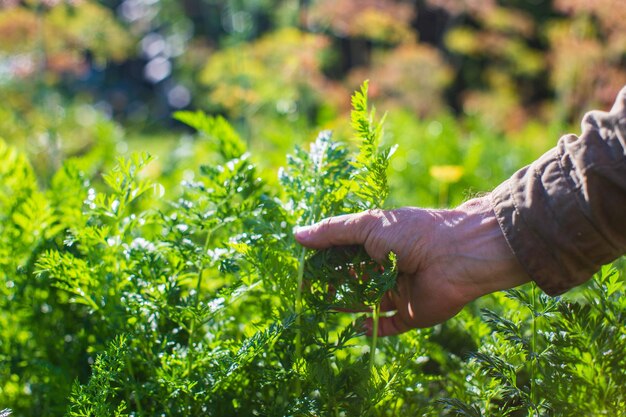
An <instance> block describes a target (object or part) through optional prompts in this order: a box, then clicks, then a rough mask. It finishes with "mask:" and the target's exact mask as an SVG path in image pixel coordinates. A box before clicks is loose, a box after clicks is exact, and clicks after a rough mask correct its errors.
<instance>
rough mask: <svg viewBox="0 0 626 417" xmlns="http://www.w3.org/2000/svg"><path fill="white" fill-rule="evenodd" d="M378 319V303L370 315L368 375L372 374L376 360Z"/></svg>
mask: <svg viewBox="0 0 626 417" xmlns="http://www.w3.org/2000/svg"><path fill="white" fill-rule="evenodd" d="M379 319H380V303H377V304H376V305H375V306H374V312H373V315H372V344H371V345H370V374H371V373H372V371H373V369H374V365H375V363H374V362H375V360H376V343H377V342H378V320H379Z"/></svg>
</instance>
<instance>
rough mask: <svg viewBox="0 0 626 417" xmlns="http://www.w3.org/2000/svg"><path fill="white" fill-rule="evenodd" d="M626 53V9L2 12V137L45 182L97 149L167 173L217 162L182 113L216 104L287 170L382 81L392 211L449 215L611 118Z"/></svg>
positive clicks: (167, 1) (36, 6) (88, 1)
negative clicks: (589, 116)
mask: <svg viewBox="0 0 626 417" xmlns="http://www.w3.org/2000/svg"><path fill="white" fill-rule="evenodd" d="M625 58H626V7H624V4H623V0H595V1H586V0H501V1H496V0H282V1H281V0H222V1H218V0H101V1H95V0H22V1H20V0H0V97H1V100H0V137H1V138H3V139H4V140H5V141H6V142H8V143H10V144H13V145H15V146H17V147H19V148H21V149H22V150H23V151H24V152H27V153H28V155H29V157H30V159H31V161H32V163H33V165H34V167H35V169H36V171H37V172H38V174H39V176H40V181H41V183H42V185H45V183H46V181H47V178H49V177H50V174H51V173H52V172H54V171H55V170H56V169H58V167H59V166H60V163H61V161H62V160H63V159H65V158H68V157H71V156H74V155H85V154H87V153H92V154H94V155H96V157H94V158H96V159H98V160H100V161H105V160H108V159H112V158H113V157H114V156H115V155H119V154H122V155H125V154H128V153H129V152H132V151H134V150H148V151H150V152H151V153H154V154H156V155H157V156H160V159H159V161H160V162H159V165H157V166H155V167H154V168H153V169H154V173H153V175H155V176H162V175H165V174H167V172H168V170H170V171H171V167H172V166H173V164H175V162H173V161H175V160H176V158H178V160H179V161H180V160H182V159H181V158H182V156H181V155H183V156H185V157H186V158H192V159H193V158H194V157H195V158H196V159H201V158H202V155H196V156H194V155H189V149H191V148H190V147H189V143H190V142H193V140H194V138H193V137H192V136H191V135H190V130H188V129H186V128H185V127H184V126H183V125H182V124H180V123H178V122H176V121H175V120H174V119H173V118H172V113H173V112H175V111H177V110H202V111H206V112H208V113H210V114H220V115H223V116H225V117H226V118H227V119H228V120H229V121H230V122H231V123H232V124H233V126H234V127H235V128H236V129H237V130H238V132H239V133H240V134H241V136H242V137H243V138H244V139H245V140H246V141H247V143H248V145H249V147H250V149H251V151H252V152H253V154H254V155H255V158H256V159H257V160H258V161H259V163H261V164H262V165H263V164H264V165H265V166H266V167H267V168H269V169H274V168H276V167H278V166H279V165H282V164H283V163H284V158H285V157H284V155H285V153H286V152H289V151H290V150H291V149H292V148H293V146H294V145H295V144H303V143H306V142H308V141H311V140H312V139H313V138H314V137H315V132H317V131H318V130H320V129H328V128H330V129H333V130H335V131H336V135H338V136H339V138H340V139H346V140H349V138H350V132H349V124H348V118H347V114H348V112H349V104H350V100H349V98H350V94H351V92H352V91H353V90H354V89H356V88H357V87H358V86H359V85H360V84H361V83H362V82H363V81H364V80H366V79H369V80H370V95H371V99H372V102H373V103H374V104H375V106H376V107H377V108H378V109H379V110H380V111H379V114H382V113H383V112H389V117H388V121H387V131H386V140H388V141H389V142H393V143H398V144H399V145H400V147H399V150H398V152H397V154H396V156H395V157H394V159H393V161H392V172H391V181H392V184H391V185H392V188H393V190H392V199H391V202H390V204H393V205H397V204H413V205H425V206H446V205H451V204H456V203H458V202H459V201H461V200H462V199H463V198H466V197H467V196H468V194H471V193H472V192H481V191H488V190H489V189H490V188H491V187H493V186H494V185H496V184H497V183H498V182H500V181H502V180H503V179H504V178H506V177H507V176H508V175H510V174H511V173H512V172H513V171H514V170H516V169H517V168H519V167H521V166H522V165H523V164H525V163H527V162H529V161H531V160H532V159H534V158H536V157H537V156H538V155H540V154H541V153H542V152H543V151H544V150H546V149H548V148H549V147H551V146H553V145H554V143H555V142H556V140H557V139H558V137H559V136H560V135H562V134H564V133H566V132H568V131H574V132H576V131H578V125H579V120H580V117H581V115H582V114H583V113H584V112H585V111H587V110H590V109H593V108H601V109H606V108H607V107H610V105H611V103H612V101H613V98H614V96H615V94H616V93H617V91H618V90H619V88H620V87H621V86H622V85H624V84H626V65H625V63H626V59H625ZM185 152H187V153H186V154H185ZM197 162H202V161H197Z"/></svg>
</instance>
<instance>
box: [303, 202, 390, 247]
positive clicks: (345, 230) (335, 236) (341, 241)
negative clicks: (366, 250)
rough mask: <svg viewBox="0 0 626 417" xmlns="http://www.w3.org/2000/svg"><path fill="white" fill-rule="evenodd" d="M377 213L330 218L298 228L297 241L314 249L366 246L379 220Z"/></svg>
mask: <svg viewBox="0 0 626 417" xmlns="http://www.w3.org/2000/svg"><path fill="white" fill-rule="evenodd" d="M376 213H377V212H376V211H365V212H362V213H357V214H346V215H343V216H337V217H330V218H327V219H324V220H322V221H321V222H319V223H316V224H314V225H311V226H305V227H301V228H298V229H297V230H296V231H295V237H296V240H297V241H298V242H299V243H300V244H302V245H304V246H307V247H309V248H312V249H325V248H329V247H331V246H341V245H355V244H359V245H360V244H364V243H365V240H366V239H367V236H368V235H369V233H370V231H371V230H372V227H373V224H374V221H375V220H376V219H377V218H378V216H377V214H376Z"/></svg>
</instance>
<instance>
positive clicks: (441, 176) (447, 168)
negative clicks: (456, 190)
mask: <svg viewBox="0 0 626 417" xmlns="http://www.w3.org/2000/svg"><path fill="white" fill-rule="evenodd" d="M463 173H464V170H463V167H462V166H460V165H433V166H432V167H430V170H429V174H430V176H431V177H433V178H434V179H436V180H437V181H439V182H443V183H446V184H453V183H455V182H457V181H459V180H460V179H461V177H462V176H463Z"/></svg>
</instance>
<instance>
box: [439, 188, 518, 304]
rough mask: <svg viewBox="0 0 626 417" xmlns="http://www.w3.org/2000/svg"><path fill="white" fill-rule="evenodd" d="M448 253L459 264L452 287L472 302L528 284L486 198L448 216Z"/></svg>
mask: <svg viewBox="0 0 626 417" xmlns="http://www.w3.org/2000/svg"><path fill="white" fill-rule="evenodd" d="M448 214H449V219H448V221H447V222H446V223H449V224H450V225H451V226H452V227H451V228H450V229H449V231H450V233H451V245H450V248H449V250H451V251H452V252H453V253H452V255H453V258H451V259H455V260H457V261H458V262H457V263H458V266H457V269H458V270H457V271H455V273H456V274H457V278H456V279H455V281H456V282H455V284H456V285H457V288H459V293H460V294H463V296H464V297H466V298H467V300H466V301H468V302H469V301H471V300H474V299H476V298H478V297H481V296H483V295H486V294H489V293H492V292H495V291H500V290H504V289H508V288H513V287H516V286H518V285H521V284H524V283H526V282H528V281H529V280H530V278H529V276H528V274H527V273H526V271H525V270H524V268H523V267H522V266H521V264H520V263H519V261H518V260H517V257H516V256H515V254H514V253H513V251H512V250H511V248H510V246H509V244H508V243H507V241H506V239H505V237H504V234H503V233H502V230H501V228H500V225H499V223H498V220H497V218H496V215H495V212H494V210H493V208H492V207H491V203H490V199H489V198H488V197H481V198H475V199H472V200H470V201H468V202H466V203H464V204H462V205H461V206H459V207H457V208H456V209H454V210H450V211H449V212H448Z"/></svg>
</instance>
